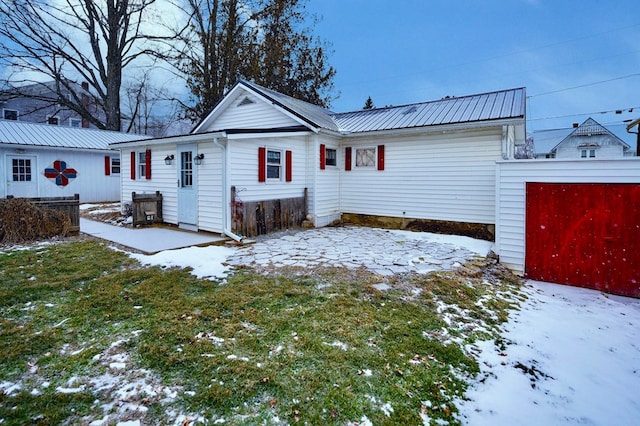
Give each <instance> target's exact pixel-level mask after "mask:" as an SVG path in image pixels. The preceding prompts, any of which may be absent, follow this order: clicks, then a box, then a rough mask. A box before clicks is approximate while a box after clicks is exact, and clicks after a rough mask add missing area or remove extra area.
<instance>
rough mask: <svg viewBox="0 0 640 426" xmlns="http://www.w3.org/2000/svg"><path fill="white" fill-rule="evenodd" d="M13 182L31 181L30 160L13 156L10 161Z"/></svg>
mask: <svg viewBox="0 0 640 426" xmlns="http://www.w3.org/2000/svg"><path fill="white" fill-rule="evenodd" d="M11 163H12V164H11V166H12V175H13V181H14V182H31V160H30V159H28V158H14V159H13V160H12V162H11Z"/></svg>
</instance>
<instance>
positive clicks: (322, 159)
mask: <svg viewBox="0 0 640 426" xmlns="http://www.w3.org/2000/svg"><path fill="white" fill-rule="evenodd" d="M326 162H327V151H326V149H325V146H324V144H323V143H321V144H320V170H324V166H325V164H326Z"/></svg>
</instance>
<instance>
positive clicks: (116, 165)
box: [111, 157, 120, 175]
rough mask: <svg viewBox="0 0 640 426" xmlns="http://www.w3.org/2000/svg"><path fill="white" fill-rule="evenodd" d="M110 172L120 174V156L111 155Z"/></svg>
mask: <svg viewBox="0 0 640 426" xmlns="http://www.w3.org/2000/svg"><path fill="white" fill-rule="evenodd" d="M111 174H112V175H119V174H120V158H119V157H118V158H116V157H111Z"/></svg>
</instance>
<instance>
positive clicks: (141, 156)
mask: <svg viewBox="0 0 640 426" xmlns="http://www.w3.org/2000/svg"><path fill="white" fill-rule="evenodd" d="M146 176H147V154H146V153H145V152H144V151H142V152H139V153H138V177H139V178H140V179H142V178H144V177H146Z"/></svg>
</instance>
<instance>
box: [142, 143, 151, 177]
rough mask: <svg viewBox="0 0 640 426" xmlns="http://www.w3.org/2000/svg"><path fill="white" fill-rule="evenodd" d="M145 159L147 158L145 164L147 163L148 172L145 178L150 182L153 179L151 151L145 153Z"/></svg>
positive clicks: (146, 171)
mask: <svg viewBox="0 0 640 426" xmlns="http://www.w3.org/2000/svg"><path fill="white" fill-rule="evenodd" d="M144 158H145V162H146V166H147V168H146V170H145V173H144V177H145V179H147V180H149V179H151V150H150V149H147V150H146V151H145V153H144Z"/></svg>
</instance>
